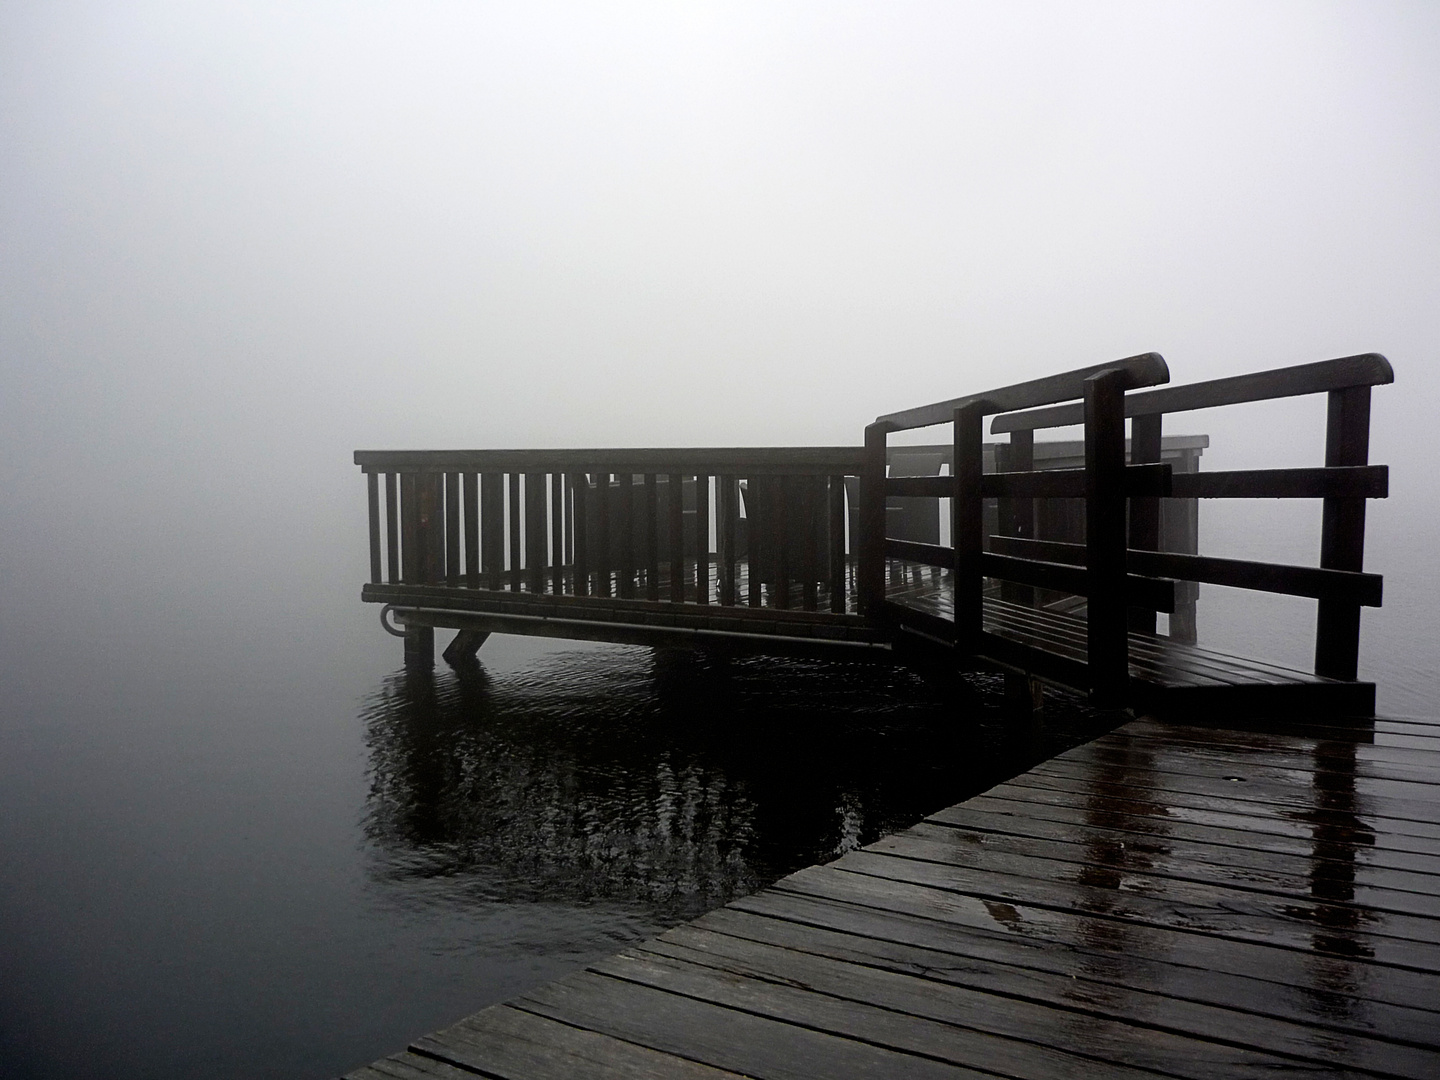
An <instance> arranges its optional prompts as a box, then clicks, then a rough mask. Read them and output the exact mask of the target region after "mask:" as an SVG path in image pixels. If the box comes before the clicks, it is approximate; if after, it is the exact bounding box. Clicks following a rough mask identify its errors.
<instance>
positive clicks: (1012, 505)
mask: <svg viewBox="0 0 1440 1080" xmlns="http://www.w3.org/2000/svg"><path fill="white" fill-rule="evenodd" d="M995 449H996V454H995V471H996V472H1030V471H1031V470H1033V469H1034V468H1035V433H1034V432H1033V431H1012V432H1011V433H1010V442H1009V443H1008V444H1007V443H1001V444H1000V445H998V446H997V447H996V448H995ZM996 510H997V511H998V512H997V515H996V516H997V517H998V518H999V520H1000V534H1001V535H1002V536H1018V537H1020V538H1022V539H1025V540H1033V539H1035V500H1034V499H1013V498H1011V499H1001V500H999V505H998V506H997V507H996ZM1000 599H1001V600H1005V601H1008V602H1009V603H1012V604H1024V605H1026V606H1027V607H1028V606H1030V605H1033V604H1034V603H1035V587H1034V586H1033V585H1022V584H1020V583H1019V582H1018V581H1002V582H1000Z"/></svg>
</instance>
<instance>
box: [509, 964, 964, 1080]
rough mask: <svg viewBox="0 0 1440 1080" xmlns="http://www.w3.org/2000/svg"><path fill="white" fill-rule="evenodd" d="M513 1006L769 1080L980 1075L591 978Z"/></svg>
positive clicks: (661, 992) (529, 996) (562, 985)
mask: <svg viewBox="0 0 1440 1080" xmlns="http://www.w3.org/2000/svg"><path fill="white" fill-rule="evenodd" d="M516 1004H517V1007H519V1008H523V1009H525V1010H526V1011H528V1012H534V1013H536V1014H538V1015H541V1016H550V1017H553V1018H554V1019H557V1020H560V1021H562V1022H564V1023H568V1024H571V1025H573V1026H575V1027H580V1028H584V1029H586V1030H589V1031H597V1032H600V1033H602V1034H606V1035H610V1036H612V1037H614V1038H617V1039H624V1040H625V1041H627V1042H631V1043H635V1044H637V1045H640V1046H647V1047H650V1048H651V1049H653V1050H659V1051H661V1052H663V1053H670V1054H675V1055H677V1056H679V1057H684V1058H688V1059H689V1060H691V1061H698V1062H703V1063H704V1064H707V1065H711V1066H714V1067H716V1068H720V1069H729V1070H731V1071H733V1072H737V1073H741V1074H743V1075H746V1076H757V1077H766V1078H767V1080H770V1078H773V1080H813V1078H814V1077H816V1076H827V1077H835V1078H837V1080H841V1078H849V1077H857V1078H858V1077H864V1078H867V1080H869V1078H874V1077H882V1076H905V1077H917V1078H928V1077H936V1078H940V1077H944V1078H947V1080H950V1078H957V1077H964V1078H966V1080H978V1078H979V1077H980V1076H981V1075H983V1074H981V1073H978V1072H975V1071H973V1070H970V1069H964V1068H960V1067H957V1066H954V1065H950V1064H947V1063H943V1062H939V1061H934V1060H931V1059H928V1058H923V1057H918V1056H916V1055H912V1054H905V1053H897V1052H896V1051H894V1050H891V1049H888V1048H885V1047H881V1046H875V1045H872V1044H870V1043H868V1042H863V1041H859V1040H856V1039H848V1038H843V1037H841V1036H837V1035H831V1034H828V1033H826V1032H822V1031H816V1030H814V1029H812V1028H810V1027H806V1026H802V1025H798V1024H791V1023H785V1022H782V1021H779V1020H773V1019H771V1018H769V1017H765V1016H758V1015H755V1014H754V1013H751V1012H746V1011H742V1010H739V1009H731V1008H725V1007H723V1006H719V1005H714V1004H711V1003H710V1002H705V1001H699V1000H696V999H695V998H692V997H688V996H684V995H681V994H673V993H668V992H666V991H664V990H656V989H654V988H652V987H648V986H642V985H640V984H638V983H633V982H626V981H623V980H620V979H613V978H607V977H605V976H603V975H598V974H594V973H591V972H585V973H582V974H581V975H577V976H572V977H571V978H568V979H563V980H561V981H560V982H557V983H551V984H550V985H549V986H545V987H542V988H540V989H538V990H535V991H532V992H530V993H528V994H526V995H524V996H522V997H521V998H519V999H518V1000H517V1002H516Z"/></svg>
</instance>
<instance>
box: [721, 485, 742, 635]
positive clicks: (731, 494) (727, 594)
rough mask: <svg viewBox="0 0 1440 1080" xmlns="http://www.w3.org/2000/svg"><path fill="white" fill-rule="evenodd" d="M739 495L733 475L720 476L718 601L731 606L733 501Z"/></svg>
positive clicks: (733, 573) (734, 516) (733, 571)
mask: <svg viewBox="0 0 1440 1080" xmlns="http://www.w3.org/2000/svg"><path fill="white" fill-rule="evenodd" d="M739 495H740V492H739V491H738V490H737V487H736V481H735V477H733V476H722V477H720V479H719V480H718V481H717V483H716V488H715V510H716V513H717V514H719V520H718V521H717V522H716V523H715V554H716V556H717V558H718V559H719V564H720V565H719V567H718V568H717V570H716V574H717V576H718V577H719V579H720V582H719V584H720V603H722V604H725V605H727V606H732V607H733V606H734V604H735V520H736V505H735V503H736V500H737V499H738V498H739Z"/></svg>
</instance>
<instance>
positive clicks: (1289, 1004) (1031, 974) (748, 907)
mask: <svg viewBox="0 0 1440 1080" xmlns="http://www.w3.org/2000/svg"><path fill="white" fill-rule="evenodd" d="M692 925H693V926H694V927H695V928H697V929H706V930H713V931H715V932H716V933H723V934H726V935H729V936H731V937H736V938H740V939H743V940H752V941H762V942H766V943H769V944H773V945H777V946H780V947H782V948H787V949H792V950H796V951H801V952H805V953H810V954H814V955H820V956H829V957H833V958H835V959H839V960H846V961H850V962H852V963H857V964H864V965H867V966H871V967H880V968H882V969H884V970H889V971H897V972H900V973H905V974H911V975H918V976H923V977H925V978H928V979H935V980H939V981H943V982H958V983H961V984H963V985H966V986H970V987H973V988H976V989H983V990H986V991H989V992H993V993H999V994H1005V995H1006V996H1008V997H1012V998H1017V999H1020V1000H1029V1001H1035V1002H1043V1003H1047V1004H1048V1003H1051V1002H1054V1003H1056V1004H1057V1005H1058V1006H1059V1007H1061V1008H1069V1009H1084V1010H1094V1011H1095V1012H1097V1013H1099V1014H1100V1015H1102V1016H1107V1015H1108V1016H1113V1017H1115V1018H1116V1019H1121V1020H1130V1021H1132V1022H1137V1023H1140V1024H1145V1025H1148V1026H1153V1027H1156V1028H1160V1029H1162V1030H1169V1031H1179V1032H1187V1033H1194V1034H1197V1035H1200V1036H1201V1037H1206V1038H1214V1039H1215V1040H1216V1041H1219V1042H1229V1043H1232V1044H1233V1043H1239V1044H1240V1045H1242V1046H1243V1045H1246V1043H1248V1042H1255V1043H1260V1045H1259V1046H1257V1047H1256V1049H1262V1050H1273V1051H1275V1052H1277V1053H1281V1054H1287V1055H1292V1056H1294V1057H1297V1058H1301V1059H1307V1058H1308V1059H1311V1060H1315V1059H1317V1058H1318V1059H1319V1060H1320V1061H1322V1062H1326V1063H1328V1064H1332V1065H1333V1064H1335V1063H1336V1059H1337V1058H1338V1059H1339V1060H1340V1061H1342V1062H1345V1063H1355V1062H1357V1061H1375V1060H1376V1059H1380V1060H1384V1061H1385V1062H1386V1063H1387V1064H1392V1063H1395V1064H1399V1065H1400V1069H1401V1070H1403V1069H1404V1068H1405V1066H1406V1065H1407V1064H1420V1065H1422V1066H1424V1065H1428V1063H1429V1062H1428V1058H1429V1055H1430V1054H1432V1053H1434V1049H1433V1044H1434V1043H1435V1034H1434V1032H1435V1026H1434V1025H1435V1018H1436V1016H1437V1014H1436V1013H1433V1012H1426V1011H1424V1010H1419V1009H1412V1008H1407V1007H1393V1006H1386V1005H1383V1004H1380V1003H1376V1002H1365V1003H1363V1006H1362V1003H1361V1002H1359V1001H1355V1000H1354V999H1351V1002H1350V1003H1348V1004H1351V1007H1349V1008H1347V1007H1346V1004H1347V1002H1346V1000H1345V996H1344V994H1343V991H1341V992H1340V993H1339V994H1337V996H1336V998H1338V1000H1337V999H1336V998H1332V999H1331V1000H1330V1002H1329V1003H1328V1006H1329V1007H1328V1008H1327V1007H1326V1006H1325V1005H1319V1003H1317V1002H1316V1001H1315V1000H1314V999H1313V997H1308V996H1307V995H1306V993H1305V988H1304V987H1303V985H1302V986H1301V987H1296V986H1293V985H1284V984H1280V983H1276V982H1275V981H1273V977H1274V976H1275V975H1276V974H1282V975H1283V973H1284V969H1283V968H1281V969H1279V971H1278V972H1277V971H1276V970H1275V969H1271V970H1270V971H1268V972H1267V974H1268V975H1270V976H1271V979H1269V980H1267V979H1265V978H1256V977H1251V976H1245V975H1233V974H1228V973H1224V972H1215V971H1210V970H1206V969H1204V968H1201V967H1192V966H1187V965H1184V964H1175V963H1170V962H1167V961H1166V959H1165V956H1166V954H1165V953H1163V952H1160V951H1159V950H1157V951H1156V952H1155V953H1154V954H1150V953H1148V952H1147V953H1146V954H1143V955H1137V954H1133V953H1125V954H1120V953H1118V952H1111V951H1108V950H1106V949H1105V947H1104V943H1105V939H1104V938H1103V937H1100V938H1097V939H1095V941H1094V942H1092V943H1090V944H1089V947H1077V946H1067V945H1065V944H1063V943H1061V942H1057V941H1045V942H1029V941H1026V940H1024V938H1023V937H1021V936H1019V935H1008V936H1006V935H996V934H990V933H987V932H984V931H976V930H970V929H967V928H961V927H951V926H947V925H946V924H944V923H942V922H937V921H935V920H930V919H922V918H917V917H914V916H910V915H905V914H901V913H898V912H889V911H884V912H882V911H876V910H873V909H868V908H866V907H862V906H859V905H853V904H847V903H835V902H830V901H825V900H821V899H816V898H811V897H806V896H796V895H786V894H779V893H773V892H768V891H767V892H765V893H761V894H758V895H756V896H753V897H748V898H745V899H743V900H740V901H738V902H737V903H736V904H733V905H731V906H730V907H728V908H724V909H722V910H720V911H716V912H712V913H710V914H709V915H706V916H703V917H702V918H700V919H698V920H696V922H695V923H694V924H692ZM668 936H669V935H666V937H668ZM662 940H663V939H662ZM1115 944H1121V942H1115ZM1317 1005H1318V1007H1317ZM1064 1019H1065V1017H1064V1014H1063V1013H1057V1015H1056V1017H1055V1020H1056V1021H1057V1022H1063V1020H1064ZM1057 1026H1059V1025H1058V1024H1057ZM1247 1036H1248V1038H1247ZM1337 1036H1338V1037H1337ZM1398 1040H1408V1041H1410V1042H1412V1043H1415V1042H1418V1043H1420V1044H1421V1045H1419V1046H1416V1047H1414V1049H1415V1050H1416V1051H1417V1053H1415V1054H1414V1055H1413V1056H1412V1055H1410V1054H1409V1053H1407V1051H1408V1050H1409V1049H1410V1048H1409V1047H1407V1048H1405V1049H1398V1048H1397V1041H1398ZM1426 1044H1430V1045H1426ZM1396 1057H1400V1058H1401V1059H1402V1060H1401V1061H1400V1062H1398V1063H1396V1062H1395V1058H1396ZM1406 1058H1408V1059H1409V1060H1408V1061H1407V1060H1404V1059H1406ZM1162 1071H1166V1072H1168V1070H1162ZM1401 1074H1402V1075H1403V1071H1402V1073H1401ZM1418 1075H1424V1074H1423V1073H1419V1074H1418Z"/></svg>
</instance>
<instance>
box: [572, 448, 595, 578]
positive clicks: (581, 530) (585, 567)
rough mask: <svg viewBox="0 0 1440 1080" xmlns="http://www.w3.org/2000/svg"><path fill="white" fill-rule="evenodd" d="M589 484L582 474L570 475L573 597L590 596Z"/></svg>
mask: <svg viewBox="0 0 1440 1080" xmlns="http://www.w3.org/2000/svg"><path fill="white" fill-rule="evenodd" d="M589 491H590V482H589V481H588V480H587V479H586V477H585V474H584V473H583V472H579V473H571V474H570V499H571V506H570V521H571V524H572V528H573V530H574V540H573V543H574V545H575V548H574V550H575V560H574V561H575V595H576V596H589V595H590V538H589V529H590V519H589V516H588V514H589V511H588V508H587V507H586V495H587V493H588V492H589Z"/></svg>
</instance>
